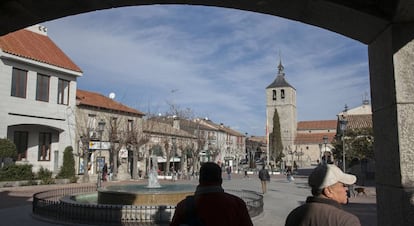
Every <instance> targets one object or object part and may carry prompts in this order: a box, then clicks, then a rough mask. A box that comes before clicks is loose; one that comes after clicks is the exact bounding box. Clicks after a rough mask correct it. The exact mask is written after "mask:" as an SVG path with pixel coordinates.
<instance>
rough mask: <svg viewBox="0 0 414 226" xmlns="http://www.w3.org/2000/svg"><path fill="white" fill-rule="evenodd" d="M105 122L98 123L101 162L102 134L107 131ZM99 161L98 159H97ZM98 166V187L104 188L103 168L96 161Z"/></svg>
mask: <svg viewBox="0 0 414 226" xmlns="http://www.w3.org/2000/svg"><path fill="white" fill-rule="evenodd" d="M105 124H106V123H105V121H104V120H103V119H101V121H99V122H98V132H99V160H100V159H101V151H102V134H103V131H104V130H105ZM97 159H98V158H97ZM96 163H97V164H96V165H97V167H98V172H97V173H98V179H97V181H96V187H97V188H100V187H101V186H102V181H101V180H102V167H101V165H100V162H98V161H96Z"/></svg>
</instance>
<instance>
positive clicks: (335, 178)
mask: <svg viewBox="0 0 414 226" xmlns="http://www.w3.org/2000/svg"><path fill="white" fill-rule="evenodd" d="M308 180H309V181H308V183H309V186H311V187H312V188H318V189H322V188H326V187H328V186H331V185H333V184H336V183H338V182H341V183H344V184H355V182H356V180H357V178H356V176H354V175H352V174H347V173H344V172H342V170H341V169H339V168H338V167H337V166H336V165H333V164H321V165H319V166H317V167H316V168H315V169H314V170H313V172H312V173H311V175H310V176H309V178H308Z"/></svg>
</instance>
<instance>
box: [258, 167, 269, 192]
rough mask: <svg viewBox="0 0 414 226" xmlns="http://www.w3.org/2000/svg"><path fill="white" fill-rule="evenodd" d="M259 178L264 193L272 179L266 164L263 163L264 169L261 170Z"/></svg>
mask: <svg viewBox="0 0 414 226" xmlns="http://www.w3.org/2000/svg"><path fill="white" fill-rule="evenodd" d="M259 179H260V182H261V183H262V192H263V194H264V193H266V192H267V182H268V181H270V175H269V171H267V169H266V166H265V165H263V167H262V169H261V170H260V171H259Z"/></svg>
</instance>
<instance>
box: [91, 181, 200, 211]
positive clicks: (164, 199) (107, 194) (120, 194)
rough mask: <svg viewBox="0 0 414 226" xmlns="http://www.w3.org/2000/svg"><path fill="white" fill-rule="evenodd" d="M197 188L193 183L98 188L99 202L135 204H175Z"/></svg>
mask: <svg viewBox="0 0 414 226" xmlns="http://www.w3.org/2000/svg"><path fill="white" fill-rule="evenodd" d="M195 189H196V186H195V185H192V184H165V185H162V187H159V188H148V186H147V185H143V184H129V185H110V186H107V187H104V188H100V189H98V203H99V204H121V205H135V206H157V205H166V206H175V205H177V203H178V202H180V201H181V200H183V199H184V198H185V197H186V196H188V195H193V194H194V191H195Z"/></svg>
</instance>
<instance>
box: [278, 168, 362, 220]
mask: <svg viewBox="0 0 414 226" xmlns="http://www.w3.org/2000/svg"><path fill="white" fill-rule="evenodd" d="M355 182H356V177H355V176H354V175H351V174H347V173H344V172H342V170H341V169H339V168H338V167H337V166H335V165H333V164H320V165H319V166H317V167H316V168H315V169H314V170H313V172H312V173H311V175H310V176H309V178H308V184H309V186H310V187H311V189H312V190H311V191H312V196H309V197H308V198H307V199H306V203H305V204H303V205H301V206H299V207H297V208H295V209H294V210H292V211H291V212H290V213H289V215H288V217H287V219H286V222H285V226H298V225H307V226H317V225H330V226H336V225H352V226H360V225H361V223H360V221H359V219H358V217H356V216H355V215H353V214H351V213H349V212H346V211H345V210H343V209H342V208H341V204H347V203H348V196H347V185H350V184H354V183H355Z"/></svg>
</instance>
